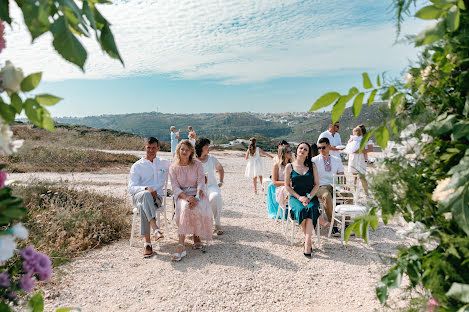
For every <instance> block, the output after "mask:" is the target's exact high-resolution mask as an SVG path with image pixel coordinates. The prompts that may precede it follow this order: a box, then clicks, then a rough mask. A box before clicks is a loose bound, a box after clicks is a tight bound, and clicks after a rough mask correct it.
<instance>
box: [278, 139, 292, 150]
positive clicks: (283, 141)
mask: <svg viewBox="0 0 469 312" xmlns="http://www.w3.org/2000/svg"><path fill="white" fill-rule="evenodd" d="M281 145H290V144H288V142H287V141H285V140H282V141H280V142H278V143H277V149H278V148H279V146H281Z"/></svg>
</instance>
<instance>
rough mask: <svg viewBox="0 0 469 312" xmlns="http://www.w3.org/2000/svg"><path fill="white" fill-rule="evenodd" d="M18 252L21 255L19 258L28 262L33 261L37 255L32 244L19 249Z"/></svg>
mask: <svg viewBox="0 0 469 312" xmlns="http://www.w3.org/2000/svg"><path fill="white" fill-rule="evenodd" d="M18 253H19V254H20V255H21V258H23V259H24V260H26V261H30V262H34V260H35V259H36V255H37V252H36V251H35V250H34V248H33V246H31V245H29V246H28V247H26V248H24V249H22V250H20V251H19V252H18Z"/></svg>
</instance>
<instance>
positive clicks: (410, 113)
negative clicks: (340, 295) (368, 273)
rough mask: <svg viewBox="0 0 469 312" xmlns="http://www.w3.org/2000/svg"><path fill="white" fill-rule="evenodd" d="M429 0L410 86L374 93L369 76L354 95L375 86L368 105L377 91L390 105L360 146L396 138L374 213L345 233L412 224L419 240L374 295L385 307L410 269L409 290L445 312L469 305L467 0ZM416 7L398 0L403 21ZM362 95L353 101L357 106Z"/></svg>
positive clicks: (377, 182)
mask: <svg viewBox="0 0 469 312" xmlns="http://www.w3.org/2000/svg"><path fill="white" fill-rule="evenodd" d="M429 2H430V3H429V5H427V6H424V7H422V8H420V9H419V10H418V11H417V13H416V16H417V17H418V18H421V19H425V20H436V21H435V22H434V24H433V25H431V26H429V27H427V28H426V29H425V30H423V31H422V32H420V33H419V34H418V35H417V36H416V37H415V39H414V43H415V45H416V46H422V47H423V50H422V52H421V55H420V61H419V64H417V66H416V67H413V68H409V69H408V75H407V76H406V79H407V81H406V83H405V84H399V83H396V84H389V83H384V84H383V85H382V86H381V85H380V81H378V80H377V87H376V88H375V89H373V85H372V84H371V81H370V79H369V76H368V75H367V74H363V87H364V89H365V90H363V91H361V92H359V93H358V95H359V96H361V94H363V93H366V92H369V91H367V90H371V89H372V91H371V93H370V97H369V100H368V104H370V103H372V102H373V100H370V99H374V96H375V95H379V96H380V97H381V98H382V99H383V100H387V104H388V105H387V107H386V108H385V110H384V112H385V116H384V118H383V120H382V122H381V124H379V125H377V127H376V128H374V129H372V130H371V131H370V132H368V133H367V134H366V136H365V137H364V138H363V140H362V143H363V142H367V141H368V138H369V137H370V136H371V135H372V134H374V136H375V138H376V141H377V142H378V144H379V145H380V146H381V147H382V148H385V147H386V146H388V144H389V140H390V136H392V135H397V134H400V137H397V136H395V137H393V140H396V141H397V142H395V143H393V145H392V146H394V149H391V148H389V149H388V150H386V151H385V152H386V155H387V158H385V160H384V161H383V162H382V163H381V164H380V166H381V167H380V169H379V171H378V172H377V173H376V174H373V175H370V177H369V189H370V193H371V194H373V200H372V201H371V203H370V205H371V207H370V208H371V210H370V211H371V212H370V215H368V216H365V217H360V218H356V220H355V222H354V223H353V224H352V225H351V226H350V227H349V228H348V229H347V231H346V233H345V235H346V237H347V238H348V236H349V235H350V233H351V232H352V231H354V232H355V233H356V234H357V235H359V236H362V237H363V238H364V239H365V240H367V231H368V228H369V226H370V225H372V226H373V225H374V224H375V223H373V224H372V222H376V221H377V217H376V215H379V214H378V213H377V212H378V211H380V212H381V216H382V219H383V222H384V223H387V222H388V220H389V218H390V217H392V216H395V215H400V216H402V217H403V218H404V220H405V221H406V222H409V223H410V222H412V223H413V224H414V226H413V230H412V233H410V234H409V235H414V237H415V238H417V239H418V242H419V243H418V244H416V245H413V246H410V247H405V248H402V249H401V251H400V252H399V254H398V256H397V258H396V263H395V265H394V266H393V267H392V268H391V270H390V271H389V272H388V273H387V274H385V275H384V276H383V277H382V279H381V281H380V283H379V285H378V286H377V288H376V295H377V297H378V299H379V300H380V302H381V303H383V304H384V303H386V301H387V298H388V292H389V291H390V290H392V289H395V288H398V287H400V286H401V281H402V279H403V276H404V275H406V276H407V277H408V278H409V281H410V285H411V287H412V288H416V287H423V289H425V290H426V291H427V293H428V294H430V296H431V297H433V298H435V299H436V300H437V301H438V303H439V304H440V306H439V309H440V310H441V311H465V310H466V309H467V308H468V307H469V305H468V303H469V261H468V260H467V259H469V149H468V146H469V122H468V120H467V117H468V114H469V94H468V90H469V59H468V55H469V36H468V34H467V30H468V29H469V15H468V12H467V10H466V6H467V1H463V0H431V1H429ZM411 4H417V1H413V0H396V1H395V7H396V13H397V14H396V15H397V19H398V25H400V23H401V22H402V20H403V16H404V15H406V14H408V13H409V7H410V6H411ZM399 30H400V29H399V28H398V32H399ZM342 97H344V95H340V97H339V98H342ZM349 100H352V98H350V99H349ZM359 100H360V99H359ZM359 100H357V99H355V100H354V104H353V105H354V106H355V105H357V107H356V108H354V111H358V107H359V105H358V104H355V102H358V101H359ZM333 118H337V116H333ZM389 129H390V130H392V133H391V134H390V133H389ZM362 145H364V144H362ZM361 148H363V146H362V147H361ZM427 300H428V298H427ZM422 302H425V300H424V301H422Z"/></svg>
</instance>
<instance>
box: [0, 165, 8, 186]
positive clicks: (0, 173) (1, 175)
mask: <svg viewBox="0 0 469 312" xmlns="http://www.w3.org/2000/svg"><path fill="white" fill-rule="evenodd" d="M6 179H7V173H6V172H5V170H0V189H1V188H3V187H4V186H5V181H6Z"/></svg>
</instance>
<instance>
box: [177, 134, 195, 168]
mask: <svg viewBox="0 0 469 312" xmlns="http://www.w3.org/2000/svg"><path fill="white" fill-rule="evenodd" d="M183 145H185V146H186V147H187V148H188V149H189V150H190V151H191V154H190V155H189V165H193V164H194V162H195V148H194V146H193V145H192V143H191V141H189V140H182V141H181V142H179V144H178V146H177V147H176V153H175V154H174V163H175V164H176V165H180V164H181V156H180V152H181V147H182V146H183Z"/></svg>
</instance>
